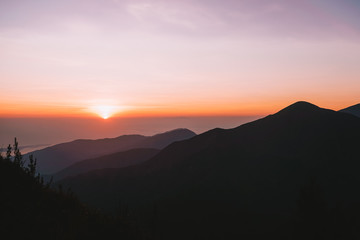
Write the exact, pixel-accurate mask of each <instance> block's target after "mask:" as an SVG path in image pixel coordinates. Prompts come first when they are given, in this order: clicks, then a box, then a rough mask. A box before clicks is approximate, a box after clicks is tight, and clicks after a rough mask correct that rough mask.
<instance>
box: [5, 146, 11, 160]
mask: <svg viewBox="0 0 360 240" xmlns="http://www.w3.org/2000/svg"><path fill="white" fill-rule="evenodd" d="M11 151H12V147H11V145H10V144H9V146H8V147H7V151H6V157H5V159H6V160H7V161H10V160H11Z"/></svg>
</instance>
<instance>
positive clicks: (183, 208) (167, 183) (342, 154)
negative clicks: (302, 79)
mask: <svg viewBox="0 0 360 240" xmlns="http://www.w3.org/2000/svg"><path fill="white" fill-rule="evenodd" d="M359 136H360V119H359V118H357V117H355V116H352V115H349V114H344V113H341V112H335V111H332V110H327V109H322V108H319V107H317V106H315V105H313V104H310V103H306V102H297V103H295V104H293V105H290V106H289V107H287V108H285V109H283V110H281V111H279V112H278V113H276V114H274V115H269V116H267V117H265V118H263V119H259V120H257V121H254V122H251V123H247V124H244V125H241V126H239V127H237V128H234V129H228V130H224V129H214V130H211V131H208V132H206V133H203V134H201V135H198V136H195V137H193V138H191V139H188V140H183V141H179V142H175V143H173V144H171V145H169V146H168V147H166V148H165V149H163V150H162V151H160V152H159V153H158V154H156V156H154V157H153V158H151V159H150V160H148V161H146V162H144V163H142V164H140V165H136V166H132V167H127V168H123V169H103V170H97V171H93V172H89V173H87V174H82V175H79V176H77V177H72V178H68V179H65V180H63V181H61V184H63V185H65V186H70V187H71V188H72V189H73V190H74V192H75V193H76V194H78V196H79V198H80V199H81V200H83V201H85V202H87V203H88V204H91V205H93V206H97V207H100V208H102V209H104V210H106V211H109V212H113V211H114V209H116V206H117V205H118V204H119V202H120V203H126V204H128V205H129V208H131V209H133V211H136V212H137V213H138V216H139V218H140V219H142V220H141V221H144V222H146V221H147V219H149V218H151V219H152V224H153V225H154V226H157V229H158V235H157V236H158V237H159V238H163V239H265V238H274V239H275V238H276V239H359V238H360V232H359V229H360V227H359V226H360V207H359V202H360V191H359V185H360V174H359V170H360V161H359V160H360V159H359V158H360V156H359V152H358V148H359V146H360V138H359ZM150 216H156V217H150Z"/></svg>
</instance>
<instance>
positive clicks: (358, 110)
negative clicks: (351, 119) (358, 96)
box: [339, 103, 360, 117]
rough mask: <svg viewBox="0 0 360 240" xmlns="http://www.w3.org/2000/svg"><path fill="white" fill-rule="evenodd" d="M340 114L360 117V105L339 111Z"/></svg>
mask: <svg viewBox="0 0 360 240" xmlns="http://www.w3.org/2000/svg"><path fill="white" fill-rule="evenodd" d="M339 112H344V113H350V114H352V115H354V116H357V117H360V103H359V104H356V105H353V106H350V107H347V108H344V109H341V110H339Z"/></svg>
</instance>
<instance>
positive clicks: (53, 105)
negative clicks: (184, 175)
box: [0, 0, 360, 118]
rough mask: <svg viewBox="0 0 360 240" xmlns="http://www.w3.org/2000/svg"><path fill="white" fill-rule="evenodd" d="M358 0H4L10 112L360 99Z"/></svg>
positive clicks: (4, 89)
mask: <svg viewBox="0 0 360 240" xmlns="http://www.w3.org/2000/svg"><path fill="white" fill-rule="evenodd" d="M359 12H360V1H358V0H311V1H310V0H302V1H298V0H207V1H205V0H197V1H195V0H192V1H191V0H181V1H180V0H151V1H144V0H62V1H57V0H1V1H0V84H1V94H0V117H85V116H97V115H100V116H101V117H103V118H108V117H110V116H111V115H117V116H120V117H144V116H152V117H154V116H241V115H243V116H245V115H265V114H270V113H273V112H274V111H275V110H279V109H280V108H282V107H285V106H287V105H289V104H291V103H293V102H295V101H298V100H305V101H310V102H312V103H314V104H316V105H319V106H321V107H326V108H331V109H335V110H338V109H341V108H345V107H348V106H350V105H354V104H356V103H359V102H360V91H359V90H360V67H359V63H360V14H359Z"/></svg>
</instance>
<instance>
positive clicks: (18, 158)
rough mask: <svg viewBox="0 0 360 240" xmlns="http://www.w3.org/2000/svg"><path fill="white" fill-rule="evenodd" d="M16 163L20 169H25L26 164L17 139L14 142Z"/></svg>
mask: <svg viewBox="0 0 360 240" xmlns="http://www.w3.org/2000/svg"><path fill="white" fill-rule="evenodd" d="M14 163H15V164H16V165H18V166H20V167H24V163H25V162H24V161H23V157H22V155H21V152H20V149H19V143H18V141H17V139H16V138H15V142H14Z"/></svg>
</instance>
